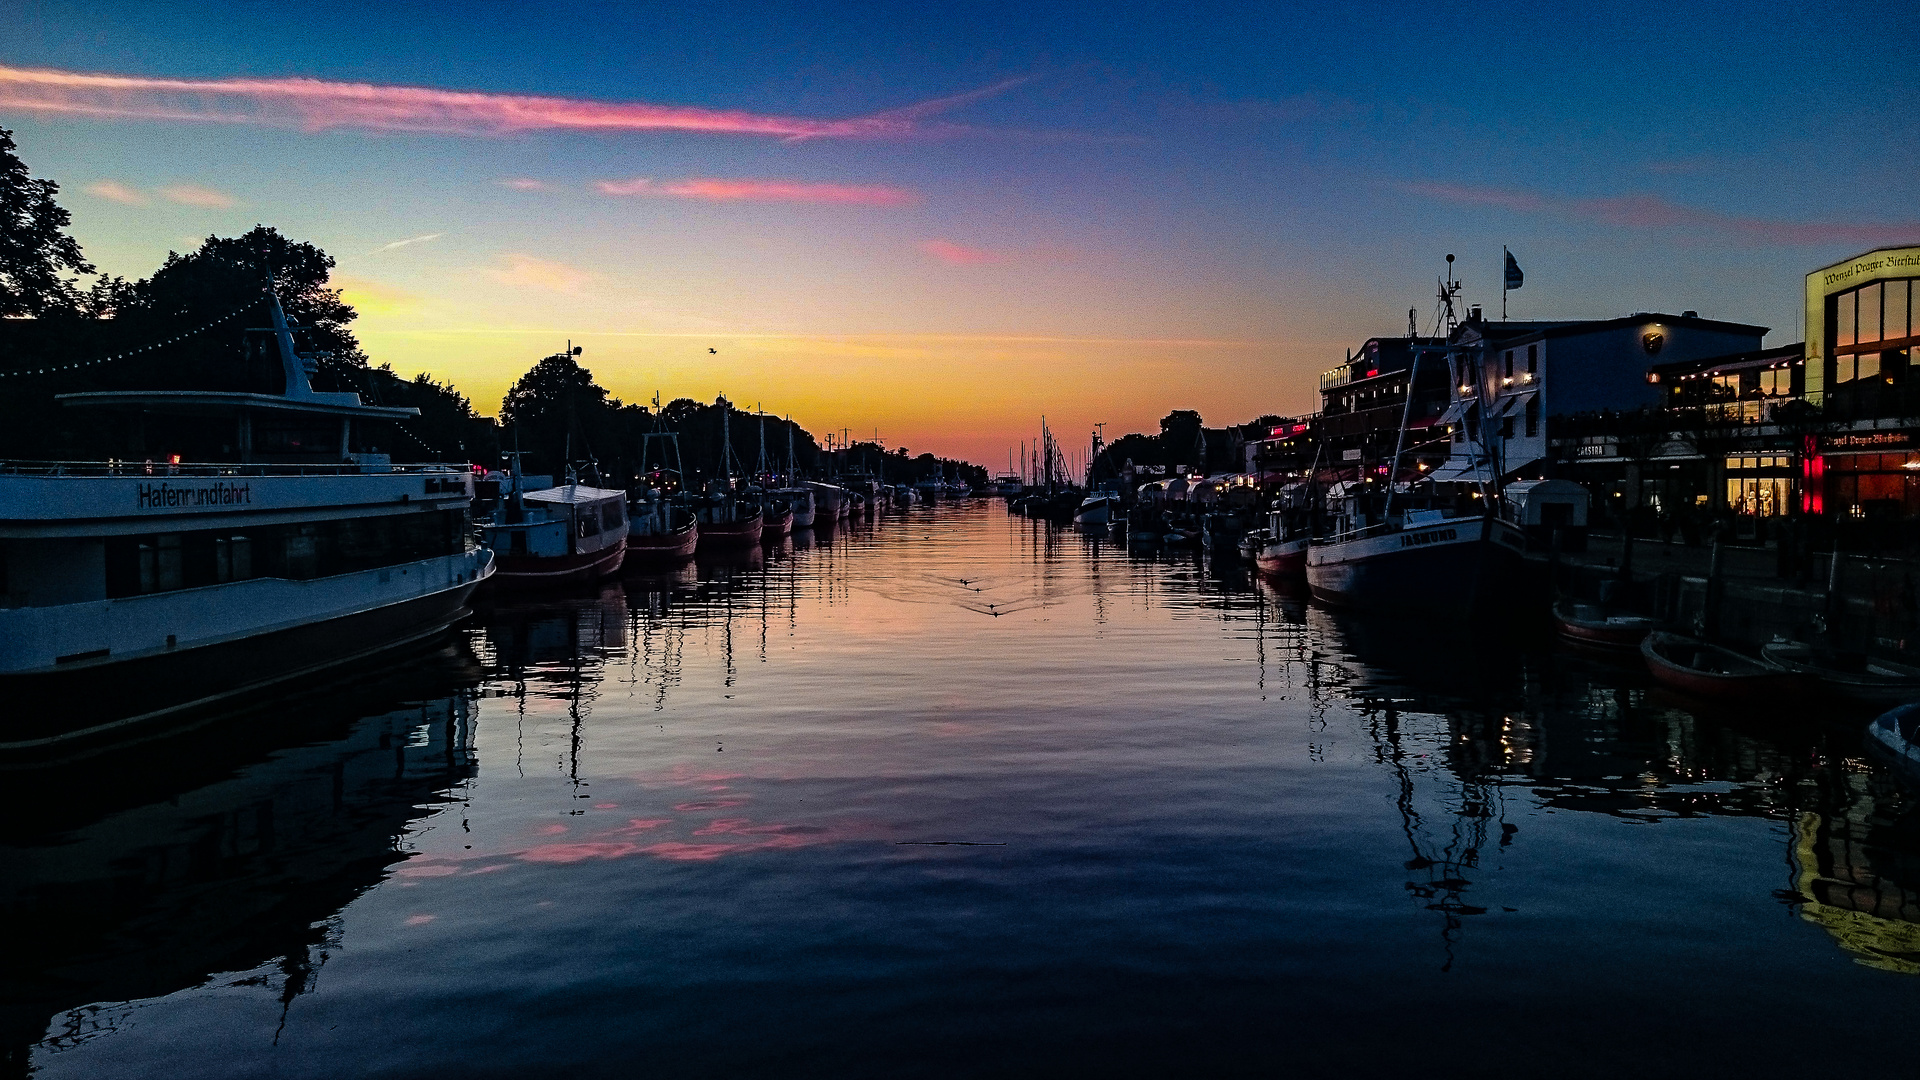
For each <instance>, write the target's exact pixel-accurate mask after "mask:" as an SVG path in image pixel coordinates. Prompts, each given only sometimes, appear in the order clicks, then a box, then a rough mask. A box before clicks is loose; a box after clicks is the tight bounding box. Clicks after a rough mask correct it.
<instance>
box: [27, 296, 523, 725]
mask: <svg viewBox="0 0 1920 1080" xmlns="http://www.w3.org/2000/svg"><path fill="white" fill-rule="evenodd" d="M265 304H266V307H267V308H268V310H269V312H270V314H271V316H272V319H273V326H272V329H271V330H270V331H268V333H270V334H271V344H272V345H273V346H275V347H277V349H278V352H279V356H280V360H281V365H282V368H283V371H284V375H285V382H284V389H283V392H282V393H280V394H257V393H241V392H227V391H191V390H170V391H112V392H99V393H85V394H67V395H62V396H61V397H60V399H59V400H60V401H61V402H62V403H63V404H64V405H66V406H68V407H76V408H88V409H102V410H109V411H113V412H116V413H119V414H121V415H123V416H125V417H126V420H125V422H124V423H122V424H119V425H117V427H116V432H117V434H116V437H117V438H119V439H121V440H122V445H121V447H120V448H119V449H118V451H117V452H116V453H115V455H114V456H113V457H111V458H109V459H108V460H106V461H102V462H89V463H76V462H60V463H46V462H38V463H19V462H15V463H4V464H0V700H5V701H6V703H7V708H6V709H5V710H4V712H0V751H21V750H29V749H33V748H39V747H47V746H51V745H55V744H59V743H63V742H71V741H73V740H78V739H84V738H86V737H89V736H100V735H104V734H107V733H109V732H116V731H119V730H121V729H124V728H127V727H129V726H131V725H134V724H137V723H139V722H142V721H148V720H154V719H158V718H161V717H165V716H169V715H173V714H177V713H180V712H182V711H184V710H189V709H194V708H197V707H201V706H205V705H208V704H210V703H213V702H217V701H221V700H223V699H230V698H233V697H236V696H239V695H242V694H245V693H248V692H251V691H255V690H258V689H260V688H262V687H265V686H269V685H272V684H275V683H280V682H284V681H286V680H289V679H293V678H296V677H300V676H303V675H306V674H309V673H311V672H315V671H318V670H320V669H323V668H327V667H332V666H335V665H340V664H345V663H349V662H352V661H355V660H358V659H361V658H364V657H367V656H369V655H371V654H373V653H375V652H377V651H380V650H384V649H387V648H391V647H393V646H395V645H398V644H402V643H405V642H409V641H415V640H420V639H423V638H426V637H428V636H430V635H433V634H436V633H438V632H440V631H441V630H444V629H445V628H446V627H447V626H448V625H450V624H451V623H452V622H454V621H455V620H456V619H458V618H460V617H461V616H462V615H464V614H465V612H466V603H467V599H468V597H469V596H470V595H471V593H472V592H473V590H474V587H475V586H476V585H478V584H479V583H480V582H481V581H483V580H485V579H486V578H487V577H488V576H489V575H490V574H491V573H492V572H493V566H494V564H493V556H492V553H491V552H488V551H486V550H484V549H480V548H476V547H474V546H472V545H471V544H469V542H468V524H467V511H468V507H469V503H470V501H471V493H472V474H471V472H470V471H469V469H468V467H467V466H465V465H411V466H398V465H392V464H390V462H389V461H388V459H387V457H386V456H385V455H382V454H379V453H376V452H372V451H373V444H375V443H378V444H381V445H391V443H390V442H387V441H386V437H385V435H384V434H382V432H386V431H390V430H391V425H392V424H393V423H394V422H395V421H398V420H401V419H404V418H406V417H409V416H413V415H417V410H414V409H398V408H382V407H376V406H368V405H363V404H361V403H360V398H359V396H358V395H356V394H351V393H321V392H317V391H315V390H313V389H312V387H311V386H310V385H309V382H308V376H309V374H310V372H311V371H312V365H313V363H314V360H313V358H312V357H311V356H307V355H303V354H300V353H298V352H296V350H295V347H294V340H293V334H292V328H291V327H290V326H289V324H288V323H287V320H286V317H285V315H284V313H283V312H282V311H281V309H280V305H279V302H278V301H277V300H276V299H274V298H273V295H272V292H271V290H270V289H269V291H268V293H267V296H266V299H265ZM222 446H225V447H226V448H227V449H228V453H227V454H226V455H224V456H225V457H227V458H230V459H231V460H217V459H218V458H220V457H222V456H223V455H221V454H219V450H220V449H221V447H222ZM206 447H212V448H213V451H214V453H212V454H209V455H208V456H209V457H213V458H215V459H216V460H211V461H207V460H202V461H188V460H183V459H185V458H187V457H188V454H189V452H193V453H194V454H195V456H198V454H199V452H200V450H201V449H203V448H206ZM130 462H139V464H131V463H130Z"/></svg>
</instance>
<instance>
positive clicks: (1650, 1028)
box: [0, 501, 1920, 1078]
mask: <svg viewBox="0 0 1920 1080" xmlns="http://www.w3.org/2000/svg"><path fill="white" fill-rule="evenodd" d="M1507 630H1508V633H1507V634H1506V635H1505V636H1504V637H1503V638H1502V639H1500V640H1484V639H1483V640H1482V641H1480V642H1479V643H1478V644H1477V645H1475V644H1473V643H1471V642H1469V641H1468V640H1466V639H1465V637H1464V636H1463V635H1460V634H1457V633H1455V632H1454V631H1453V629H1452V628H1451V627H1450V626H1449V624H1448V622H1447V613H1446V612H1434V613H1432V614H1431V616H1429V617H1428V618H1426V619H1425V620H1424V621H1421V622H1415V621H1411V620H1403V621H1400V622H1389V623H1380V622H1366V621H1355V620H1351V619H1347V618H1344V617H1341V616H1338V615H1336V614H1333V613H1329V612H1327V611H1323V610H1321V609H1319V608H1316V607H1313V606H1310V605H1308V604H1306V603H1304V602H1303V601H1302V600H1301V599H1300V598H1298V597H1295V596H1291V595H1288V594H1286V593H1284V592H1278V591H1275V589H1274V588H1273V587H1272V586H1270V585H1265V584H1262V583H1259V582H1253V581H1249V580H1247V579H1246V577H1245V576H1244V575H1243V574H1236V572H1234V571H1232V570H1231V569H1225V570H1218V571H1216V570H1212V569H1209V568H1207V567H1206V566H1204V565H1203V564H1201V563H1199V562H1197V561H1195V560H1194V559H1193V558H1192V557H1183V558H1165V557H1163V558H1159V559H1143V558H1139V557H1129V555H1128V554H1127V553H1126V552H1125V551H1124V550H1122V549H1118V548H1115V547H1114V546H1112V545H1111V544H1107V543H1104V542H1098V541H1094V540H1091V539H1087V538H1083V537H1079V536H1076V535H1074V534H1072V533H1063V532H1059V531H1057V530H1050V529H1049V528H1048V527H1047V526H1045V525H1040V524H1036V523H1032V522H1028V521H1025V520H1022V519H1018V518H1010V517H1008V516H1007V515H1006V513H1005V512H1004V511H1003V510H1002V509H1001V507H1000V505H999V504H998V503H988V502H985V501H981V502H975V503H971V504H966V505H963V506H959V507H942V508H937V509H926V508H919V509H915V510H913V511H910V512H907V513H904V514H897V515H893V516H890V517H884V518H882V519H881V520H880V521H879V522H878V523H876V524H874V525H872V526H862V527H857V528H854V529H850V530H843V531H841V532H840V534H839V535H837V536H832V537H820V538H813V539H812V540H811V542H810V543H808V542H801V543H792V544H788V545H785V546H783V547H782V548H780V549H778V550H775V551H771V552H770V553H769V554H768V555H767V557H766V558H765V559H764V560H762V559H758V558H756V559H754V560H753V561H751V562H746V563H741V564H738V565H708V564H702V565H699V566H697V567H689V568H687V569H686V570H685V571H684V572H682V573H680V574H678V575H676V576H673V577H671V578H662V579H639V578H636V579H629V580H627V581H625V582H623V583H621V584H619V585H612V586H609V587H607V588H605V589H604V590H602V591H600V592H598V593H596V594H590V595H580V596H573V597H568V598H550V599H543V600H536V601H523V602H522V601H516V602H510V603H501V604H499V605H498V606H496V607H494V608H492V609H490V610H485V611H482V612H481V613H480V614H479V615H478V616H476V618H475V619H474V620H473V621H472V623H471V624H469V625H468V626H467V627H466V628H465V629H464V630H463V631H462V632H461V633H460V634H459V635H458V636H457V638H456V640H455V641H454V642H453V643H452V644H451V645H449V646H448V647H447V648H445V649H441V650H439V651H436V652H432V653H429V654H426V655H420V656H412V657H407V658H404V660H403V661H402V662H397V663H395V664H392V665H390V666H389V667H388V668H387V669H385V670H382V671H379V672H371V673H366V674H365V675H364V676H363V677H361V678H358V679H356V680H354V681H353V682H352V683H350V684H342V685H331V686H322V687H314V688H311V689H309V690H308V691H307V692H306V693H304V694H302V695H300V696H296V697H292V698H288V699H286V700H281V701H277V702H274V703H272V704H271V705H270V706H267V707H263V708H261V709H258V710H256V711H254V712H252V713H250V714H248V715H245V716H242V717H238V718H234V719H232V720H230V721H227V722H224V723H221V724H217V725H214V726H212V727H210V728H209V729H207V730H204V731H202V732H199V733H197V734H195V735H193V736H191V737H188V738H185V739H183V740H181V745H180V746H176V747H163V748H153V749H143V750H140V751H137V752H134V753H129V754H122V755H120V756H119V757H117V758H109V759H104V760H97V761H90V762H86V763H80V764H74V765H69V766H66V767H63V768H59V769H51V770H37V771H33V772H27V773H19V772H11V773H6V774H4V775H0V783H4V785H5V791H6V795H5V812H6V817H5V819H4V820H5V822H6V835H5V836H4V838H0V840H3V842H4V845H5V846H4V847H0V860H4V863H3V864H0V865H3V866H4V869H5V876H4V883H0V902H3V903H4V904H5V907H6V911H5V919H4V935H5V937H4V939H0V940H4V943H5V945H4V955H5V956H6V957H7V960H6V963H5V965H4V973H3V974H0V994H3V995H4V997H3V999H0V1007H3V1009H4V1011H0V1023H3V1024H4V1026H3V1027H0V1038H3V1039H4V1040H5V1053H6V1055H7V1056H6V1058H5V1061H6V1062H7V1064H8V1065H9V1066H10V1067H11V1068H12V1069H13V1070H14V1072H16V1073H19V1074H26V1073H33V1074H34V1075H38V1076H43V1077H49V1078H52V1077H114V1076H197V1077H226V1076H233V1077H250V1076H276V1077H338V1076H396V1077H415V1076H464V1077H476V1076H527V1075H546V1074H553V1075H570V1076H662V1077H671V1076H692V1075H700V1076H722V1075H741V1074H752V1073H765V1074H777V1075H835V1076H866V1075H888V1076H892V1075H982V1076H985V1075H1006V1074H1092V1075H1119V1074H1144V1075H1167V1074H1174V1073H1194V1074H1203V1073H1237V1072H1257V1073H1263V1074H1278V1075H1333V1074H1339V1075H1347V1076H1351V1075H1384V1074H1420V1075H1435V1076H1455V1075H1481V1074H1486V1073H1505V1074H1512V1075H1587V1074H1611V1073H1618V1072H1620V1071H1622V1070H1631V1071H1632V1072H1633V1073H1636V1074H1640V1075H1682V1074H1694V1075H1701V1074H1726V1073H1730V1072H1736V1071H1744V1072H1746V1073H1748V1074H1750V1075H1777V1076H1787V1075H1794V1076H1804V1075H1809V1074H1812V1073H1816V1072H1817V1073H1821V1074H1826V1073H1836V1072H1854V1071H1871V1073H1872V1074H1873V1075H1914V1074H1915V1072H1916V1062H1917V1061H1920V1058H1917V1057H1916V1055H1915V1053H1914V1051H1913V1049H1912V1046H1913V1043H1912V1031H1913V1029H1912V1027H1911V1021H1912V1017H1913V1015H1914V1008H1915V1006H1916V1005H1920V809H1917V807H1916V800H1915V798H1914V796H1913V795H1911V794H1909V793H1908V790H1907V789H1905V788H1903V787H1902V786H1901V784H1900V783H1899V782H1897V778H1895V777H1892V776H1890V775H1888V774H1886V773H1885V772H1884V771H1883V770H1882V769H1881V768H1880V766H1878V765H1877V764H1873V763H1871V762H1870V761H1869V760H1868V759H1866V758H1865V757H1864V756H1863V754H1862V750H1861V742H1860V737H1859V730H1860V726H1861V723H1862V722H1863V719H1864V718H1853V719H1849V718H1845V717H1841V718H1824V719H1815V718H1808V717H1802V716H1793V715H1782V716H1773V717H1750V716H1737V715H1732V716H1728V715H1713V714H1706V713H1697V712H1694V711H1690V710H1688V709H1687V708H1686V706H1685V703H1683V702H1680V701H1676V700H1673V699H1669V698H1665V697H1663V696H1661V694H1660V693H1659V692H1657V691H1653V690H1650V689H1649V688H1648V687H1647V685H1646V682H1645V680H1644V678H1643V677H1642V675H1641V674H1640V672H1638V671H1637V670H1636V669H1635V668H1634V667H1632V666H1622V665H1613V664H1609V663H1608V662H1605V661H1594V660H1588V659H1583V658H1580V657H1577V656H1574V655H1571V654H1569V653H1566V652H1561V651H1555V650H1553V649H1552V648H1551V647H1550V646H1544V647H1543V645H1542V642H1541V638H1542V635H1540V634H1539V633H1538V632H1537V631H1536V630H1535V629H1534V628H1533V627H1531V626H1529V625H1518V624H1517V625H1515V626H1512V627H1509V628H1507Z"/></svg>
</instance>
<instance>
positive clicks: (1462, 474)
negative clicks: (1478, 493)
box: [1427, 459, 1493, 484]
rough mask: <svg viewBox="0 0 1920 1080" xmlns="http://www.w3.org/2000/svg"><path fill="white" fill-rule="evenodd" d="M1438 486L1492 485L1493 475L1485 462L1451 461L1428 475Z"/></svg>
mask: <svg viewBox="0 0 1920 1080" xmlns="http://www.w3.org/2000/svg"><path fill="white" fill-rule="evenodd" d="M1427 479H1429V480H1432V481H1433V482H1434V483H1436V484H1490V483H1492V482H1493V474H1492V473H1491V472H1490V471H1489V470H1488V468H1487V464H1486V462H1484V461H1460V460H1457V459H1450V460H1448V461H1447V462H1445V463H1444V464H1442V465H1441V466H1440V467H1439V468H1437V469H1435V470H1433V472H1431V473H1429V474H1428V475H1427Z"/></svg>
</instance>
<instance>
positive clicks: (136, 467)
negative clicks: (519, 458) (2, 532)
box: [0, 461, 473, 479]
mask: <svg viewBox="0 0 1920 1080" xmlns="http://www.w3.org/2000/svg"><path fill="white" fill-rule="evenodd" d="M472 471H473V467H472V466H470V465H466V464H449V463H437V464H412V465H366V464H361V463H358V462H352V461H345V462H338V463H331V464H259V463H254V464H234V463H231V462H219V463H205V462H184V461H183V462H169V461H0V476H131V477H141V478H145V477H150V476H151V477H159V478H163V479H164V478H166V477H170V476H375V475H384V474H390V473H403V474H406V473H412V474H422V473H432V474H445V473H450V472H455V473H467V472H472Z"/></svg>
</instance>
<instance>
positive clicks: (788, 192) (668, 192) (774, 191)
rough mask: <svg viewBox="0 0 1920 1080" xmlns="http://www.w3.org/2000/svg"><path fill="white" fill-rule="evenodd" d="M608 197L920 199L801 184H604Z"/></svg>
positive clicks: (864, 202) (878, 202) (857, 187)
mask: <svg viewBox="0 0 1920 1080" xmlns="http://www.w3.org/2000/svg"><path fill="white" fill-rule="evenodd" d="M594 186H595V187H596V188H599V189H600V190H601V191H602V192H604V193H606V194H608V195H656V196H666V197H671V198H677V199H699V200H701V201H704V202H798V203H828V204H833V205H838V206H912V205H914V204H916V203H918V202H919V201H920V196H919V195H918V194H917V193H915V192H912V191H908V190H906V189H905V188H897V187H889V186H887V185H884V184H812V183H807V182H805V181H800V180H714V179H693V180H672V181H668V182H665V183H655V182H653V181H652V180H650V179H647V178H644V177H642V178H638V179H633V180H601V181H598V182H597V183H595V184H594Z"/></svg>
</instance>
